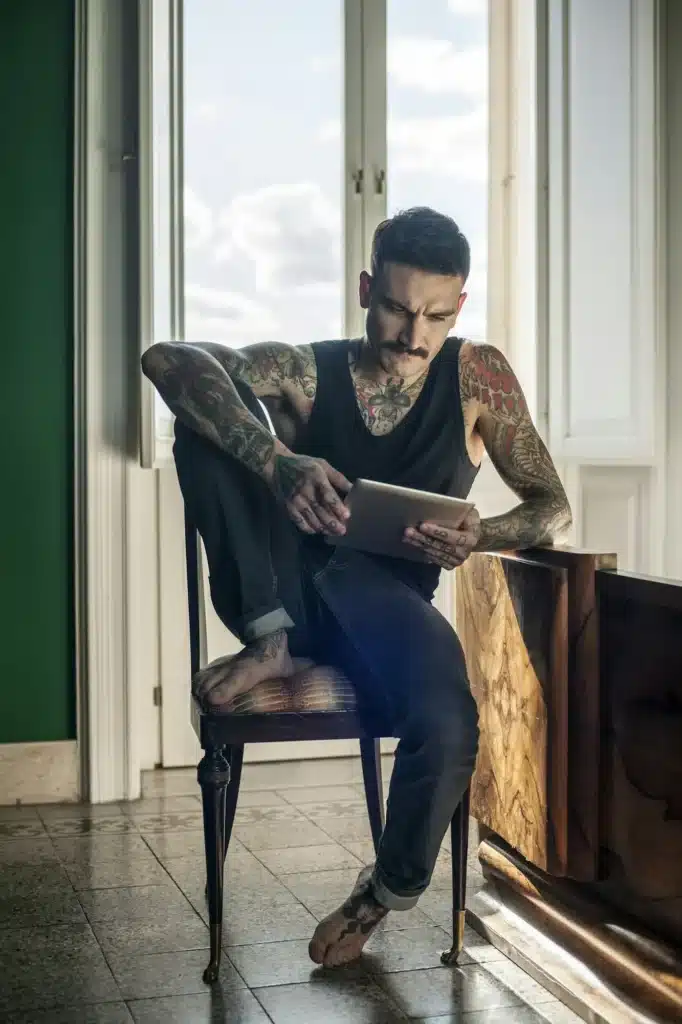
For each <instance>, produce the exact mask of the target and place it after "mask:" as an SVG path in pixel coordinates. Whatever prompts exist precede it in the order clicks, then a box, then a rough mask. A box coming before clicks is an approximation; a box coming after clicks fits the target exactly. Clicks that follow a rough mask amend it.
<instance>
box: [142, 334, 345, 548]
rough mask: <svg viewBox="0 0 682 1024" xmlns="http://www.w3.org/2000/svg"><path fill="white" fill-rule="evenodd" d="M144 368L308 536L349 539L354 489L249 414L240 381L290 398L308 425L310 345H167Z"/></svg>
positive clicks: (178, 411)
mask: <svg viewBox="0 0 682 1024" xmlns="http://www.w3.org/2000/svg"><path fill="white" fill-rule="evenodd" d="M142 369H143V371H144V373H145V374H146V376H147V377H149V379H150V380H151V382H152V384H154V386H155V387H156V389H157V390H158V392H159V394H160V395H161V397H162V398H163V400H164V402H165V403H166V405H167V406H168V407H169V409H170V410H171V412H172V413H173V414H174V415H175V416H176V417H177V418H178V420H180V422H181V423H184V424H185V425H186V426H188V427H189V428H190V429H191V430H194V431H195V432H196V433H197V434H200V435H201V436H202V437H205V438H207V439H208V440H209V441H212V442H213V444H215V445H217V446H218V447H219V448H221V449H222V450H223V451H224V452H226V453H227V454H228V455H231V456H233V458H235V459H237V460H238V461H239V462H241V463H242V464H243V465H244V466H246V467H247V469H250V470H252V471H253V472H254V473H256V474H257V475H258V476H260V477H262V478H263V479H264V480H265V481H266V482H267V483H268V484H269V485H270V486H271V487H272V489H273V491H274V492H275V494H276V495H277V497H278V498H279V499H280V500H281V501H282V502H283V503H284V504H285V505H286V508H287V511H288V513H289V515H290V517H291V518H292V519H293V521H294V522H295V523H296V525H297V526H298V527H299V529H300V530H302V531H303V532H304V533H343V532H344V531H345V527H344V522H345V519H346V518H347V514H348V513H347V510H346V509H345V506H344V505H343V503H342V502H341V500H340V498H339V495H338V493H337V491H341V492H346V491H348V490H349V489H350V483H349V482H348V481H347V480H346V478H345V477H344V476H343V475H342V474H341V473H338V472H337V471H336V470H335V469H333V468H332V467H331V466H329V465H328V464H327V463H325V462H323V461H322V460H320V459H312V458H308V457H306V456H302V455H295V454H294V453H293V452H291V451H290V450H289V449H288V448H287V447H286V446H285V445H284V444H282V442H281V441H279V440H277V438H275V437H273V436H272V434H271V433H270V431H269V430H268V429H267V427H265V426H263V424H262V423H260V422H259V420H258V419H257V418H256V417H255V416H254V415H253V414H252V413H251V412H250V411H249V410H248V409H247V408H246V406H245V405H244V403H243V402H242V400H241V398H240V397H239V394H238V392H237V389H236V387H235V385H234V383H233V380H241V381H242V382H243V383H245V384H247V385H248V386H249V387H250V388H251V390H252V391H253V392H254V394H255V395H256V396H257V397H258V398H267V397H284V398H286V399H287V400H288V401H289V403H290V404H291V405H292V406H293V408H294V409H295V410H296V411H297V412H298V414H299V415H300V416H301V417H302V418H303V419H306V418H307V415H308V414H309V412H310V408H311V407H312V403H313V400H314V397H315V390H316V385H317V380H316V373H315V357H314V355H313V351H312V349H311V348H310V346H309V345H308V346H301V347H300V348H296V347H294V346H292V345H278V344H274V343H267V344H261V345H251V346H248V347H246V348H243V349H240V350H235V349H230V348H226V347H225V346H223V345H216V344H213V343H211V342H206V343H204V342H201V343H192V344H187V343H184V342H161V343H160V344H157V345H152V346H151V348H149V349H147V351H146V352H145V353H144V354H143V356H142Z"/></svg>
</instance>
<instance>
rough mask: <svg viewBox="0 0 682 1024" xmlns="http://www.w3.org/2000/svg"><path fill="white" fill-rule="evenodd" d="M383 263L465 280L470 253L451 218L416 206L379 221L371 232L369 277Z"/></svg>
mask: <svg viewBox="0 0 682 1024" xmlns="http://www.w3.org/2000/svg"><path fill="white" fill-rule="evenodd" d="M386 263H401V264H403V265H404V266H408V267H416V268H417V269H418V270H426V271H428V272H429V273H432V274H447V275H451V276H452V277H461V278H463V279H464V280H465V281H466V279H467V277H468V276H469V270H470V269H471V250H470V248H469V243H468V242H467V240H466V238H465V237H464V235H463V234H462V232H461V231H460V230H459V228H458V227H457V225H456V224H455V222H454V220H453V219H452V217H446V216H445V214H443V213H437V212H436V211H435V210H432V209H430V208H429V207H428V206H415V207H413V208H412V209H411V210H401V212H400V213H396V214H395V215H394V216H393V217H390V218H389V219H388V220H385V221H382V223H381V224H380V225H379V226H378V228H377V229H376V231H375V232H374V239H373V240H372V277H378V276H379V274H380V273H381V270H382V268H383V266H384V264H386Z"/></svg>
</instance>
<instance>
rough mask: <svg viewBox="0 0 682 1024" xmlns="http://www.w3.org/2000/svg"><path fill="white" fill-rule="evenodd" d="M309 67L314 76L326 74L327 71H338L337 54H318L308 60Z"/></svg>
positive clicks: (339, 63)
mask: <svg viewBox="0 0 682 1024" xmlns="http://www.w3.org/2000/svg"><path fill="white" fill-rule="evenodd" d="M309 66H310V70H311V71H312V72H313V73H314V74H316V75H319V74H327V72H329V71H338V70H339V69H340V67H341V60H340V58H339V55H338V53H318V54H315V55H314V56H313V57H311V58H310V61H309Z"/></svg>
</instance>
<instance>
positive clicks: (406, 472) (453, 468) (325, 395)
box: [296, 338, 478, 601]
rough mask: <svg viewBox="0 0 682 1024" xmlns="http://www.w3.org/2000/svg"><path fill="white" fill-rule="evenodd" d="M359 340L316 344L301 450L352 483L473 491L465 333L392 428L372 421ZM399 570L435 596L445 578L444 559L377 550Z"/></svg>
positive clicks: (450, 344) (461, 493) (449, 344)
mask: <svg viewBox="0 0 682 1024" xmlns="http://www.w3.org/2000/svg"><path fill="white" fill-rule="evenodd" d="M352 344H353V342H351V341H348V340H346V341H319V342H314V343H313V345H312V349H313V352H314V354H315V362H316V365H317V390H316V394H315V401H314V403H313V407H312V410H311V414H310V418H309V420H308V423H307V425H306V427H305V429H304V430H303V432H302V434H301V436H300V439H299V441H298V443H297V444H296V452H297V453H299V454H301V455H310V456H313V457H315V458H318V459H326V460H327V462H329V464H330V465H332V466H333V467H334V468H335V469H338V470H339V472H341V473H343V474H344V476H346V477H347V478H348V479H349V480H350V481H351V482H353V481H355V480H357V479H365V480H377V481H380V482H381V483H389V484H397V485H399V486H401V487H412V488H415V489H416V490H420V491H432V492H435V493H437V494H449V495H452V496H453V497H456V498H466V497H467V495H468V494H469V491H470V490H471V486H472V484H473V482H474V480H475V478H476V474H477V472H478V467H477V466H474V464H473V463H472V461H471V459H470V458H469V453H468V451H467V447H466V435H465V429H464V416H463V413H462V404H461V401H460V392H459V351H460V348H461V346H462V344H463V340H462V339H460V338H448V339H447V340H446V342H445V344H444V345H443V348H442V349H441V350H440V352H439V353H438V355H437V356H436V357H435V359H434V360H433V361H432V362H431V365H430V366H429V369H428V374H427V378H426V380H425V382H424V386H423V388H422V390H421V392H420V394H419V396H418V398H417V400H416V401H415V403H414V405H413V406H412V408H411V409H410V410H409V411H408V413H407V414H406V415H405V416H404V417H403V419H402V420H401V421H400V423H398V424H397V425H396V426H395V427H394V428H393V430H391V431H390V433H388V434H384V435H380V436H377V435H374V434H372V433H371V432H370V430H369V429H368V427H367V426H366V424H365V422H364V420H363V418H362V413H361V412H360V408H359V406H358V401H357V397H356V393H355V387H354V384H353V378H352V376H351V372H350V366H349V352H350V348H351V345H352ZM369 557H371V558H373V559H374V560H375V561H377V562H379V563H381V564H383V565H384V566H385V567H386V568H388V569H389V570H390V571H391V572H392V573H393V575H394V576H396V577H398V579H401V580H402V581H403V582H405V583H407V584H408V586H411V587H413V588H415V589H416V590H418V591H419V592H420V593H421V594H422V595H423V596H424V597H425V598H426V599H427V600H429V601H430V600H431V598H432V597H433V594H434V592H435V589H436V587H437V585H438V578H439V576H440V569H439V568H438V566H436V565H428V564H425V563H420V562H412V561H409V560H408V559H402V558H388V557H386V556H380V555H371V556H369Z"/></svg>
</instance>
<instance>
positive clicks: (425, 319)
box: [360, 263, 466, 378]
mask: <svg viewBox="0 0 682 1024" xmlns="http://www.w3.org/2000/svg"><path fill="white" fill-rule="evenodd" d="M463 287H464V281H463V280H462V278H461V277H448V276H446V275H444V274H430V273H428V272H427V271H424V270H416V269H415V268H414V267H406V266H403V265H402V264H398V263H387V264H385V266H384V268H383V270H382V272H381V275H380V277H378V278H376V279H374V278H372V277H370V276H369V274H367V273H363V274H362V276H361V278H360V305H361V306H362V308H363V309H366V310H367V326H366V331H367V340H368V342H369V344H370V347H371V348H372V350H373V352H374V353H375V355H376V357H377V359H378V361H379V364H380V366H381V368H382V369H383V370H384V372H385V373H387V374H388V375H389V376H391V377H402V378H409V377H417V376H419V374H421V373H423V372H424V370H425V369H426V367H427V366H428V365H429V363H430V362H431V361H432V360H433V359H434V358H435V357H436V356H437V355H438V353H439V352H440V350H441V348H442V347H443V345H444V344H445V339H446V338H447V336H448V334H449V333H450V331H451V330H452V328H453V327H454V325H455V322H456V320H457V316H458V314H459V311H460V309H461V308H462V306H463V304H464V300H465V299H466V292H463V291H462V288H463Z"/></svg>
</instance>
